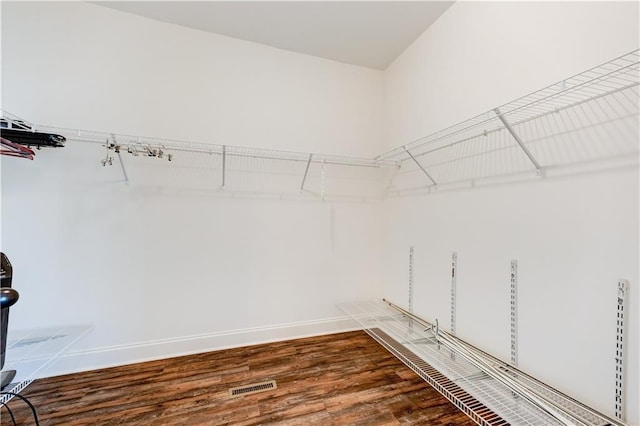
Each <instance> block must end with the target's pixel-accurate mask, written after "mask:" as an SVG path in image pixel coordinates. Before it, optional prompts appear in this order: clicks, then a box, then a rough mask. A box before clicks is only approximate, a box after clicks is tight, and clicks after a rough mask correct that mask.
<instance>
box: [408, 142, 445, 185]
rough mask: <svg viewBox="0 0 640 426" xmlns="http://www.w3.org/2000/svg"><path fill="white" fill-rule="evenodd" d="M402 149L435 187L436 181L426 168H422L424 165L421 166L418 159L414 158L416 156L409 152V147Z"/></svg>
mask: <svg viewBox="0 0 640 426" xmlns="http://www.w3.org/2000/svg"><path fill="white" fill-rule="evenodd" d="M402 148H403V149H404V150H405V152H406V153H407V154H408V155H409V157H411V159H412V160H413V161H414V162H415V163H416V164H417V165H418V167H420V170H422V173H424V174H425V175H426V176H427V177H428V178H429V180H430V181H431V182H433V184H434V185H437V183H436V181H435V180H433V178H432V177H431V175H430V174H429V172H427V171H426V170H425V168H424V167H422V164H420V162H419V161H418V160H417V159H416V157H414V156H413V154H411V152H409V150H408V149H407V147H406V146H403V147H402Z"/></svg>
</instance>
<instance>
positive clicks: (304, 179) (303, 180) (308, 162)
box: [300, 154, 313, 189]
mask: <svg viewBox="0 0 640 426" xmlns="http://www.w3.org/2000/svg"><path fill="white" fill-rule="evenodd" d="M312 158H313V154H309V159H308V160H307V167H306V168H305V169H304V176H303V177H302V183H301V184H300V189H304V182H305V181H306V180H307V174H308V173H309V166H311V159H312Z"/></svg>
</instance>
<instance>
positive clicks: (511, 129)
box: [493, 108, 542, 173]
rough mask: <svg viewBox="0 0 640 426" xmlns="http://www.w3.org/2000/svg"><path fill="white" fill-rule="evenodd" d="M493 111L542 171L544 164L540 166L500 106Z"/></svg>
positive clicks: (538, 170)
mask: <svg viewBox="0 0 640 426" xmlns="http://www.w3.org/2000/svg"><path fill="white" fill-rule="evenodd" d="M493 111H494V112H495V113H496V115H497V116H498V118H499V119H500V121H502V124H504V127H505V128H506V129H507V130H508V131H509V133H511V136H513V138H514V139H515V140H516V142H517V143H518V145H519V146H520V148H521V149H522V151H524V153H525V154H526V156H527V158H529V160H530V161H531V163H532V164H533V165H534V166H535V168H536V173H540V170H541V169H542V166H540V163H538V161H537V160H536V159H535V158H534V156H533V154H531V151H529V149H528V148H527V147H526V145H525V144H524V142H522V139H520V136H518V134H517V133H516V131H515V130H513V127H511V124H509V122H508V121H507V119H506V118H504V115H502V113H501V112H500V108H496V109H494V110H493Z"/></svg>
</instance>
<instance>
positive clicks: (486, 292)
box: [383, 2, 640, 424]
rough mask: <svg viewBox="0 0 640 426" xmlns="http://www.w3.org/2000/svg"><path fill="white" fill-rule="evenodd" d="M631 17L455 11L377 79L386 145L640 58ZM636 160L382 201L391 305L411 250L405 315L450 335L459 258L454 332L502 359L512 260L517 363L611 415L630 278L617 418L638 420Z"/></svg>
mask: <svg viewBox="0 0 640 426" xmlns="http://www.w3.org/2000/svg"><path fill="white" fill-rule="evenodd" d="M637 16H638V4H637V3H611V2H606V3H597V2H593V3H586V2H580V3H578V2H575V3H573V2H572V3H559V2H536V3H524V2H513V3H507V2H496V3H485V2H458V3H456V4H454V5H453V6H452V7H451V8H450V9H449V10H448V11H447V12H446V13H445V14H444V15H443V16H442V17H441V18H440V19H439V20H438V21H437V22H436V23H435V24H434V25H433V26H432V27H431V28H430V29H429V30H427V31H426V32H425V33H424V34H423V35H422V36H421V38H419V39H418V40H417V41H416V42H415V43H414V44H413V45H412V46H411V47H409V48H408V49H407V50H406V51H405V52H404V53H403V55H401V56H400V57H399V58H398V59H397V60H396V61H395V62H394V63H393V64H392V65H391V66H390V67H389V68H388V69H387V71H386V75H385V86H386V91H385V108H386V115H385V117H386V119H387V122H386V128H385V142H386V144H387V145H388V146H389V147H395V146H397V145H399V144H403V143H407V142H410V141H412V140H414V139H416V138H419V137H421V136H425V135H428V134H430V133H432V132H434V131H437V130H439V129H442V128H445V127H447V126H449V125H452V124H455V123H457V122H459V121H462V120H465V119H467V118H470V117H472V116H475V115H477V114H479V113H482V112H483V111H487V110H490V109H491V108H494V107H496V106H499V105H500V104H502V103H505V102H508V101H510V100H512V99H515V98H517V97H519V96H523V95H526V94H528V93H530V92H532V91H534V90H537V89H539V88H542V87H545V86H547V85H550V84H553V83H555V82H556V81H559V80H561V79H563V78H566V77H569V76H571V75H573V74H576V73H579V72H581V71H583V70H585V69H588V68H590V67H593V66H596V65H598V64H600V63H602V62H605V61H607V60H609V59H612V58H614V57H617V56H620V55H622V54H625V53H627V52H630V51H632V50H634V49H636V48H637V47H638V34H639V32H638V26H639V24H638V20H637ZM595 28H597V31H594V29H595ZM603 34H606V37H603V36H602V35H603ZM636 128H637V123H636ZM632 160H633V159H632ZM631 163H633V161H632V162H631ZM635 164H636V165H635V166H632V167H628V168H617V169H614V170H608V171H601V172H599V173H589V174H572V173H569V174H565V175H564V176H562V177H559V176H556V177H552V176H547V178H541V179H538V180H536V181H526V182H520V183H513V182H512V183H510V184H503V185H494V186H488V187H484V188H476V189H463V190H456V191H449V192H440V193H438V191H435V192H434V193H432V194H430V195H426V196H424V195H423V196H416V197H406V198H391V199H389V200H387V202H386V204H385V213H384V214H385V226H386V236H385V239H384V243H383V250H384V252H385V254H384V258H385V259H387V262H386V263H385V266H386V267H387V269H386V271H385V284H384V285H385V290H384V292H385V296H386V297H388V298H389V299H391V300H397V301H398V303H401V304H403V303H405V301H406V299H407V291H408V287H407V280H408V252H409V246H411V245H413V246H414V249H415V254H414V259H415V263H414V283H415V285H414V310H415V311H416V312H417V313H418V314H420V315H422V316H424V317H425V318H427V319H430V320H431V321H433V320H435V319H436V318H437V319H439V322H440V324H441V326H443V327H449V323H450V319H449V318H450V311H449V306H450V303H449V301H450V286H451V284H450V283H451V256H452V252H454V251H455V252H457V255H458V276H457V309H456V312H457V317H456V318H457V319H456V322H457V324H456V328H457V333H458V335H459V336H461V337H463V338H466V339H468V340H469V341H471V342H472V343H474V344H476V345H478V346H480V347H482V348H485V349H486V350H488V351H489V352H491V353H495V354H497V355H499V356H500V357H501V358H502V359H504V360H506V361H509V355H510V354H509V344H510V336H509V325H510V324H509V318H510V317H509V313H510V312H509V300H510V299H509V283H510V281H509V279H510V261H511V260H512V259H517V260H518V262H519V263H518V267H519V277H518V280H519V284H518V285H519V299H518V300H519V307H518V309H519V321H520V323H519V325H520V327H519V339H520V340H519V345H520V346H519V365H520V366H521V367H522V368H523V369H525V370H527V371H530V372H532V373H534V375H537V376H539V377H541V378H542V379H544V380H545V381H547V382H548V383H550V384H552V385H554V386H556V387H558V388H559V389H561V390H563V391H566V392H567V393H569V394H571V395H574V396H576V397H578V398H579V399H581V400H583V401H585V402H587V403H589V404H591V405H592V406H594V407H597V408H599V409H601V410H603V411H605V412H607V413H610V414H613V410H614V381H615V364H614V356H615V349H616V348H615V333H616V310H615V309H616V303H617V299H616V298H617V289H616V286H617V280H618V278H626V279H628V280H630V283H631V293H630V295H631V297H630V298H629V300H628V303H629V305H628V306H629V309H628V314H629V318H628V322H627V325H628V335H627V337H628V341H627V350H628V358H627V364H626V365H627V367H626V374H625V379H626V385H627V388H626V407H627V413H626V414H627V417H626V418H627V420H628V421H629V423H630V424H638V423H639V422H640V414H639V412H638V405H637V404H636V403H635V401H638V400H640V395H639V393H638V388H639V382H638V374H639V371H638V364H639V363H638V359H639V355H640V354H639V351H638V343H639V342H638V336H639V334H640V328H639V320H638V318H639V316H638V310H639V309H640V306H639V303H638V295H639V294H640V288H639V287H638V285H639V276H638V258H639V257H638V256H639V253H638V229H639V228H638V217H639V216H638V213H639V212H638V192H639V186H638V177H639V176H638V168H637V159H635Z"/></svg>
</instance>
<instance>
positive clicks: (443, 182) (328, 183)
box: [2, 50, 640, 200]
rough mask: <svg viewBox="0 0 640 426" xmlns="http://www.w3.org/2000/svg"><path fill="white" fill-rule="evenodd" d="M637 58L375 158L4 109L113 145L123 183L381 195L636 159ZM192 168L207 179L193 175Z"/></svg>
mask: <svg viewBox="0 0 640 426" xmlns="http://www.w3.org/2000/svg"><path fill="white" fill-rule="evenodd" d="M639 63H640V50H635V51H633V52H630V53H628V54H626V55H623V56H620V57H618V58H615V59H613V60H611V61H609V62H606V63H604V64H602V65H599V66H596V67H594V68H592V69H589V70H587V71H585V72H582V73H580V74H577V75H575V76H573V77H570V78H567V79H565V80H563V81H561V82H559V83H557V84H553V85H551V86H548V87H545V88H543V89H541V90H539V91H536V92H534V93H531V94H529V95H526V96H523V97H521V98H519V99H516V100H514V101H512V102H509V103H507V104H505V105H502V106H500V107H498V108H494V109H492V110H490V111H488V112H485V113H483V114H480V115H477V116H475V117H473V118H471V119H468V120H465V121H463V122H461V123H458V124H456V125H453V126H451V127H448V128H446V129H443V130H441V131H438V132H436V133H433V134H431V135H428V136H425V137H422V138H419V139H417V140H415V141H413V142H411V143H408V144H406V145H403V146H399V147H397V148H395V149H393V150H391V151H388V152H386V153H384V154H381V155H378V156H377V157H375V158H373V159H370V158H360V157H347V156H340V155H331V154H317V153H309V152H295V151H283V150H275V149H266V148H254V147H241V146H233V145H222V144H213V143H212V144H208V143H198V142H189V141H180V140H171V139H163V138H156V137H144V136H132V135H125V134H114V133H108V132H95V131H89V130H79V129H65V128H59V127H51V126H43V125H36V124H33V123H28V122H26V121H25V120H23V119H21V118H20V117H17V116H14V115H12V114H11V113H9V112H6V111H3V112H2V115H3V118H4V120H6V121H9V122H15V123H18V124H21V125H25V126H26V127H28V128H30V129H32V130H34V131H41V132H49V133H55V134H60V135H62V136H64V137H66V138H67V140H69V141H79V142H88V143H94V144H97V145H96V146H99V145H102V146H105V147H107V150H106V155H102V154H100V155H101V157H103V158H101V159H99V161H102V163H103V165H105V164H109V165H113V164H114V159H115V156H114V153H117V156H118V157H119V163H120V166H121V168H122V172H123V176H124V180H125V181H129V180H130V178H131V181H132V182H134V181H135V182H137V181H136V180H134V179H133V178H134V176H129V175H128V171H130V170H135V169H136V168H139V169H140V170H142V168H144V167H145V165H142V166H141V164H143V162H142V161H141V160H133V159H131V158H130V159H129V160H123V158H128V157H154V158H156V159H157V158H161V159H167V160H169V161H171V162H172V166H173V168H174V169H178V170H179V172H180V173H182V174H183V175H178V174H177V173H174V174H173V175H172V176H171V177H170V178H167V182H171V183H172V184H176V183H178V182H181V184H182V185H184V186H188V185H193V182H198V181H201V182H206V183H207V185H203V188H196V189H207V190H211V189H214V190H217V191H218V193H223V192H222V191H220V190H221V189H224V190H226V193H227V194H228V193H230V192H233V193H245V194H253V195H257V194H274V195H280V196H282V195H283V194H285V195H286V194H288V195H303V196H310V197H316V198H320V199H323V200H324V199H325V197H330V196H333V197H344V198H360V199H381V198H384V197H385V196H394V195H404V194H412V193H420V192H424V191H426V192H430V191H431V190H435V189H438V190H444V189H446V188H448V187H457V186H460V185H468V184H469V183H470V184H471V185H472V186H474V185H476V184H481V183H482V182H493V180H494V179H497V180H495V181H496V182H499V181H500V179H503V178H506V179H520V178H523V177H524V178H530V177H532V176H545V174H547V173H549V172H554V171H556V170H559V169H562V168H563V167H566V166H586V167H591V168H593V169H600V168H607V167H617V166H619V165H620V164H632V165H634V166H637V164H638V154H640V148H639V143H638V134H639V132H640V102H639V99H640V92H639V89H638V86H639V84H640V72H639V69H640V66H639ZM116 147H117V148H116ZM116 151H117V152H116ZM120 152H122V153H123V154H122V155H121V154H120ZM127 153H129V154H131V155H127ZM115 162H116V163H117V162H118V161H115ZM165 165H166V164H165ZM167 169H169V168H168V167H163V170H164V172H165V173H170V172H166V170H167ZM195 171H199V172H201V174H202V176H196V179H193V176H192V175H193V173H194V172H195ZM141 175H142V173H141V174H140V176H135V178H136V179H138V181H139V180H140V178H141ZM152 175H154V176H157V175H158V174H157V173H156V174H153V173H152ZM187 175H189V176H191V178H187ZM183 178H184V179H183ZM142 179H144V177H142ZM268 180H271V182H267V181H268ZM162 183H163V182H160V184H162ZM156 186H157V185H156Z"/></svg>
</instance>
